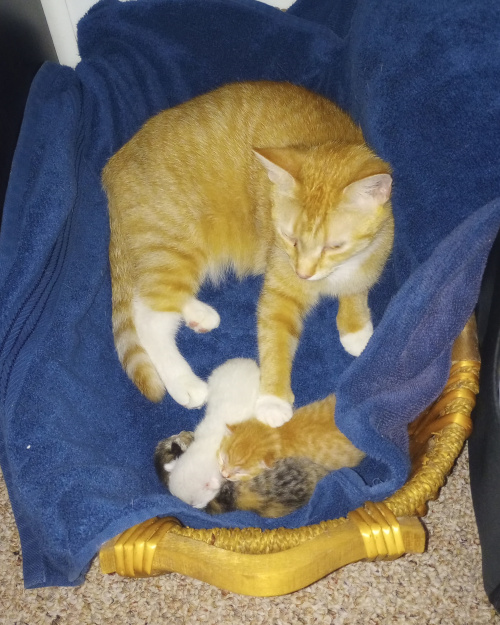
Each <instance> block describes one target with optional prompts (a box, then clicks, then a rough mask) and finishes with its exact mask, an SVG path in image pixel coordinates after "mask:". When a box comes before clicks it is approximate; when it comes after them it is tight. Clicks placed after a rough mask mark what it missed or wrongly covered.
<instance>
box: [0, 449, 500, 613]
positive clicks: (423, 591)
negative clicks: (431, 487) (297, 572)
mask: <svg viewBox="0 0 500 625" xmlns="http://www.w3.org/2000/svg"><path fill="white" fill-rule="evenodd" d="M0 517H1V522H2V526H3V531H2V534H1V538H0V623H1V624H2V625H4V624H5V625H38V624H44V625H45V624H47V625H66V624H67V625H79V624H82V625H94V624H95V625H98V624H101V623H102V624H108V623H109V624H113V625H146V624H147V625H156V624H159V623H161V624H162V625H168V624H170V623H172V624H174V623H175V624H176V625H182V624H189V625H191V624H193V625H197V624H199V623H208V624H212V623H213V624H215V623H218V624H221V625H226V624H227V625H237V624H238V623H242V624H245V625H247V624H248V625H260V624H265V625H295V624H302V623H304V624H311V625H392V624H399V623H401V624H403V623H404V624H407V625H408V624H418V625H427V624H428V625H434V624H436V625H437V624H439V625H483V624H486V623H496V624H497V625H498V623H500V618H499V617H497V616H496V615H495V613H494V610H493V609H492V608H491V606H490V604H489V603H488V600H487V599H486V596H485V594H484V590H483V586H482V578H481V554H480V546H479V540H478V536H477V529H476V525H475V522H474V516H473V512H472V504H471V498H470V490H469V474H468V465H467V452H466V451H464V453H463V454H462V456H461V457H460V458H459V461H458V463H457V466H456V468H455V470H454V471H453V474H452V475H451V477H450V479H449V481H448V484H447V485H446V487H445V488H444V489H443V491H442V493H441V496H440V499H439V501H437V502H433V503H432V504H431V506H430V511H429V514H428V516H427V517H426V525H427V527H428V529H429V548H428V551H427V553H425V554H423V555H410V556H404V557H403V558H400V559H399V560H396V561H394V562H369V563H364V562H360V563H357V564H351V565H349V566H347V567H345V568H344V569H341V570H340V571H337V572H334V573H332V574H330V575H329V576H328V577H326V578H325V579H323V580H321V581H319V582H317V583H315V584H313V585H312V586H310V587H309V588H306V589H305V590H302V591H299V592H296V593H294V594H292V595H288V596H285V597H276V598H271V599H267V598H266V599H262V598H254V597H243V596H239V595H234V594H232V593H228V592H224V591H221V590H218V589H217V588H214V587H212V586H209V585H207V584H204V583H202V582H199V581H197V580H192V579H188V578H185V577H182V576H180V575H177V574H172V575H164V576H161V577H157V578H152V579H142V580H134V579H123V578H120V577H118V576H115V575H113V576H103V575H102V574H101V573H100V571H99V567H98V562H97V561H94V563H93V565H92V567H91V570H90V571H89V573H88V575H87V580H86V582H85V583H84V584H83V585H82V586H80V587H78V588H42V589H38V590H24V589H23V581H22V555H21V554H20V553H19V549H20V546H19V539H18V535H17V530H16V526H15V523H14V520H13V517H12V512H11V509H10V504H9V501H8V496H7V492H6V489H5V484H4V483H3V480H0Z"/></svg>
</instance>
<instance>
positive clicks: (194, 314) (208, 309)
mask: <svg viewBox="0 0 500 625" xmlns="http://www.w3.org/2000/svg"><path fill="white" fill-rule="evenodd" d="M182 317H183V319H184V321H185V322H186V325H187V326H188V327H189V328H191V330H193V331H194V332H197V333H199V334H203V333H205V332H210V331H211V330H214V329H215V328H218V327H219V324H220V317H219V313H218V312H217V311H216V310H215V308H212V306H209V305H208V304H205V303H204V302H200V300H199V299H196V297H191V298H190V299H188V301H187V302H186V303H185V304H184V306H183V308H182Z"/></svg>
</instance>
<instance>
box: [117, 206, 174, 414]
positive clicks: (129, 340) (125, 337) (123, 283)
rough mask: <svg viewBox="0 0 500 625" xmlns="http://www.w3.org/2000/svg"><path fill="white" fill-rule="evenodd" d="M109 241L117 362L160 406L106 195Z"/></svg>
mask: <svg viewBox="0 0 500 625" xmlns="http://www.w3.org/2000/svg"><path fill="white" fill-rule="evenodd" d="M108 201H109V213H110V225H111V240H110V245H109V261H110V269H111V288H112V323H113V336H114V339H115V347H116V351H117V353H118V358H119V360H120V362H121V364H122V367H123V368H124V370H125V372H126V373H127V375H128V377H129V378H130V379H131V380H132V382H133V383H134V384H135V385H136V386H137V388H138V389H139V390H140V391H141V393H142V394H143V395H145V396H146V397H147V398H148V399H150V400H151V401H154V402H159V401H160V400H161V399H163V396H164V395H165V385H164V384H163V381H162V380H161V378H160V376H159V375H158V372H157V371H156V368H155V366H154V365H153V363H152V361H151V359H150V357H149V355H148V353H147V352H146V350H145V349H144V347H143V346H142V344H141V342H140V340H139V335H138V334H137V329H136V327H135V322H134V310H133V300H134V289H133V285H132V279H131V277H132V275H133V268H132V266H131V261H130V255H129V254H127V250H125V249H124V248H123V246H124V242H125V241H126V237H125V236H124V233H123V232H121V223H120V219H119V217H118V216H117V215H116V212H115V211H116V207H114V206H113V200H112V196H111V194H108Z"/></svg>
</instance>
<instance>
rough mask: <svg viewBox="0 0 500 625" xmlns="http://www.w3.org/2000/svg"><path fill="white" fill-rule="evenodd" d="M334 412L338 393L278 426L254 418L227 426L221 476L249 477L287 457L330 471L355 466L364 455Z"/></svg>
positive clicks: (220, 457)
mask: <svg viewBox="0 0 500 625" xmlns="http://www.w3.org/2000/svg"><path fill="white" fill-rule="evenodd" d="M334 413H335V395H329V396H328V397H327V398H325V399H323V400H321V401H317V402H315V403H313V404H309V405H307V406H304V407H302V408H299V409H298V410H296V411H295V413H294V415H293V417H292V418H291V419H290V421H288V422H287V423H285V424H284V425H282V426H281V427H279V428H272V427H270V426H268V425H266V424H265V423H261V422H260V421H258V420H257V419H255V418H252V419H249V420H246V421H244V422H242V423H238V424H235V425H228V426H227V427H228V430H229V433H228V434H227V435H226V436H225V437H224V439H223V440H222V444H221V446H220V449H219V452H218V458H219V466H220V469H221V474H222V476H223V477H224V478H226V479H228V480H231V481H239V480H246V479H249V478H252V477H255V476H256V475H258V474H259V473H261V472H262V470H263V469H267V468H269V467H272V466H274V465H275V463H276V462H277V461H278V460H280V459H282V458H286V457H304V458H308V459H309V460H311V461H313V462H315V463H317V464H319V465H320V466H322V467H324V468H325V469H327V470H328V471H333V470H335V469H340V468H341V467H353V466H356V465H357V464H359V462H360V461H361V460H362V459H363V458H364V456H365V454H364V453H363V452H362V451H360V450H359V449H357V448H356V447H355V446H354V445H353V444H352V443H351V442H350V441H349V440H348V439H347V438H346V437H345V436H344V435H343V434H342V432H340V430H339V429H338V428H337V426H336V425H335V418H334Z"/></svg>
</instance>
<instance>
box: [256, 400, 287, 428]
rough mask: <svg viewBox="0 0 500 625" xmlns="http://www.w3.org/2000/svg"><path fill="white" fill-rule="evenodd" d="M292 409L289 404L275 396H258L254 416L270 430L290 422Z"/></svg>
mask: <svg viewBox="0 0 500 625" xmlns="http://www.w3.org/2000/svg"><path fill="white" fill-rule="evenodd" d="M292 414H293V409H292V406H291V404H290V403H288V402H287V401H285V400H284V399H281V398H280V397H276V395H259V397H258V398H257V403H256V405H255V416H256V417H257V419H258V420H259V421H262V423H266V424H267V425H270V426H271V427H272V428H279V427H280V426H281V425H283V423H286V422H287V421H290V419H291V418H292Z"/></svg>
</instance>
